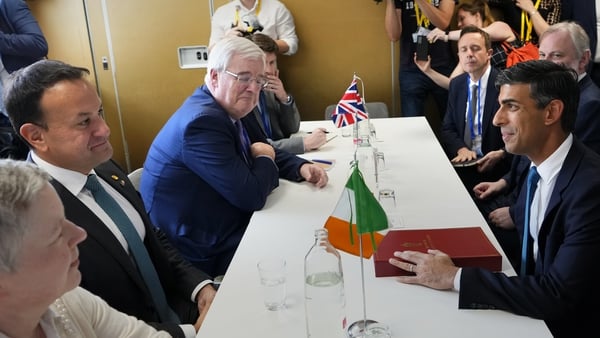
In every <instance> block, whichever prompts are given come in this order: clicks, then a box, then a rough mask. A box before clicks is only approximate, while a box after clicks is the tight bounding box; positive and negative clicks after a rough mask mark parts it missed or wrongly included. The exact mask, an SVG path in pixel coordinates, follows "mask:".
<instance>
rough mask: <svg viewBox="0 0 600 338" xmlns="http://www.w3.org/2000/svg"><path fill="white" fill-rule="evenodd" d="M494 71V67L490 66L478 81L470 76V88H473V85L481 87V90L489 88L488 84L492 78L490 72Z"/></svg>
mask: <svg viewBox="0 0 600 338" xmlns="http://www.w3.org/2000/svg"><path fill="white" fill-rule="evenodd" d="M491 70H492V67H491V66H490V65H488V66H487V69H486V70H485V72H483V75H482V76H481V78H480V79H479V80H478V81H473V79H471V77H470V76H469V87H471V85H474V84H476V85H481V89H482V90H483V89H485V88H487V83H488V79H489V78H490V72H491Z"/></svg>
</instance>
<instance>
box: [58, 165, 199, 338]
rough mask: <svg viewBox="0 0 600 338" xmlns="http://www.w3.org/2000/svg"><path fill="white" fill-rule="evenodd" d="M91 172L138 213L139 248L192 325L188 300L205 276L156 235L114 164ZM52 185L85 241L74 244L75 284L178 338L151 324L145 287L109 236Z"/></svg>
mask: <svg viewBox="0 0 600 338" xmlns="http://www.w3.org/2000/svg"><path fill="white" fill-rule="evenodd" d="M95 170H96V174H97V175H98V176H99V177H100V178H102V179H104V180H105V181H106V182H108V183H109V184H110V185H111V186H112V187H113V188H115V189H116V190H117V191H118V192H120V193H121V194H122V195H123V196H124V197H125V198H126V199H127V200H128V201H129V202H130V203H131V204H132V205H133V207H134V208H135V209H136V210H137V211H138V212H139V214H140V216H141V218H142V220H143V221H144V227H145V230H146V237H145V239H144V245H145V246H146V249H147V250H148V254H149V255H150V258H151V259H152V262H153V263H154V267H155V268H156V272H157V273H158V276H159V278H160V282H161V284H162V286H163V289H164V291H165V294H166V297H167V301H168V302H169V305H170V306H171V308H172V309H173V310H175V312H176V313H177V314H178V315H179V316H180V318H181V319H182V322H184V323H187V324H190V323H191V324H193V323H194V322H195V321H196V319H197V317H198V312H197V305H196V304H195V303H193V302H192V301H191V299H190V297H191V294H192V292H193V290H194V289H195V288H196V287H197V286H198V284H199V283H201V282H202V281H204V280H206V279H208V278H209V276H207V275H206V274H204V273H203V272H201V271H199V270H198V269H196V268H194V267H193V266H192V265H191V264H190V263H188V262H186V261H185V260H184V259H183V258H182V257H181V255H180V254H179V253H178V252H177V250H175V249H174V248H173V247H172V246H171V245H170V244H169V242H168V240H167V238H166V237H165V236H164V234H161V233H160V232H158V233H157V232H156V230H155V228H154V226H153V225H152V223H151V222H150V219H149V218H148V216H147V215H146V212H145V210H144V205H143V202H142V201H141V199H140V196H139V195H138V193H137V191H136V190H135V188H134V187H133V185H132V184H131V182H130V181H129V179H127V175H126V174H125V173H124V172H123V171H122V170H121V169H120V168H119V167H118V166H117V165H116V164H115V163H114V162H112V161H109V162H106V163H104V164H102V165H100V166H98V167H97V168H95ZM115 177H116V179H115ZM51 183H52V185H53V186H54V188H55V189H56V192H57V193H58V195H59V196H60V199H61V200H62V202H63V204H64V207H65V215H66V217H67V219H68V220H70V221H71V222H73V223H75V224H77V225H79V226H80V227H82V228H84V229H85V230H86V231H87V233H88V237H87V239H86V240H85V241H83V242H82V243H81V244H79V260H80V265H79V270H80V271H81V275H82V279H81V284H80V285H81V286H82V287H83V288H85V289H87V290H89V291H90V292H92V293H94V294H96V295H98V296H100V297H102V298H103V299H104V300H105V301H106V302H107V303H108V304H109V305H110V306H112V307H114V308H116V309H118V310H120V311H122V312H125V313H127V314H130V315H132V316H135V317H137V318H139V319H141V320H144V321H146V322H149V323H150V324H151V325H152V326H155V327H156V328H159V329H162V330H166V331H168V332H170V333H171V334H172V335H174V336H177V337H183V331H182V330H181V328H180V327H179V326H178V325H177V324H174V323H160V324H159V323H156V322H158V321H159V317H158V312H157V310H156V308H155V306H154V303H153V302H152V298H151V296H150V293H149V291H148V287H147V286H146V284H145V283H144V281H143V279H142V276H141V275H140V273H139V272H138V270H137V268H136V266H135V265H134V263H133V261H132V260H131V258H130V257H129V255H128V254H127V252H126V251H125V250H124V249H123V246H122V245H121V244H120V243H119V241H118V240H117V239H116V238H115V236H114V235H113V234H112V232H111V231H110V230H109V229H108V228H107V227H106V225H105V224H104V223H102V221H101V220H100V219H99V218H98V217H97V216H96V215H95V214H94V213H93V212H92V211H91V210H90V209H88V208H87V207H86V206H85V204H83V203H82V202H81V201H80V200H79V199H78V198H77V197H76V196H74V195H73V194H71V192H69V191H68V190H67V189H66V188H65V187H64V186H63V185H62V184H61V183H59V182H58V181H56V180H53V181H52V182H51Z"/></svg>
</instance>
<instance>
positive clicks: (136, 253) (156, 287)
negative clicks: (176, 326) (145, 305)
mask: <svg viewBox="0 0 600 338" xmlns="http://www.w3.org/2000/svg"><path fill="white" fill-rule="evenodd" d="M85 188H86V189H88V190H89V191H90V192H91V193H92V196H94V199H95V200H96V203H98V205H99V206H100V207H102V209H104V211H105V212H106V213H107V214H108V216H110V218H111V219H112V220H113V222H115V225H116V226H117V227H118V228H119V231H121V233H122V234H123V237H125V240H126V241H127V244H128V245H129V251H130V252H131V255H132V256H133V259H134V260H135V263H136V264H137V267H138V270H139V271H140V273H141V275H142V278H143V279H144V282H146V286H147V287H148V289H149V291H150V294H151V296H152V300H153V301H154V304H155V305H156V308H157V310H158V313H159V316H160V318H161V320H162V321H165V322H175V323H179V318H178V317H177V315H176V314H175V313H174V312H173V310H171V308H170V307H169V305H168V303H167V299H166V297H165V293H164V291H163V288H162V286H161V284H160V280H159V278H158V274H157V273H156V270H155V269H154V265H153V264H152V260H150V256H149V255H148V251H147V250H146V247H145V246H144V243H143V242H142V238H141V237H140V235H139V233H138V232H137V231H136V230H135V227H134V226H133V224H132V223H131V220H130V219H129V217H127V215H126V214H125V212H124V211H123V209H121V207H120V206H119V204H117V202H116V201H115V200H114V199H113V198H112V197H111V196H110V195H109V194H108V192H106V190H104V188H102V186H101V185H100V182H98V178H97V177H96V175H93V174H92V175H89V176H88V179H87V182H86V183H85ZM114 287H119V286H118V285H114Z"/></svg>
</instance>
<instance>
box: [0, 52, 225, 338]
mask: <svg viewBox="0 0 600 338" xmlns="http://www.w3.org/2000/svg"><path fill="white" fill-rule="evenodd" d="M87 74H89V71H88V70H87V69H84V68H79V67H73V66H71V65H68V64H65V63H62V62H59V61H52V60H41V61H38V62H36V63H34V64H32V65H30V66H28V67H26V68H23V69H21V70H19V71H17V72H15V73H13V74H12V75H11V78H10V79H9V83H8V86H7V88H6V90H7V93H6V95H5V98H6V101H5V103H6V109H7V111H8V113H9V116H10V118H11V122H12V124H13V125H14V126H15V129H16V130H18V131H19V132H20V134H21V136H22V137H23V139H24V140H26V141H27V143H28V144H29V147H30V148H31V152H30V160H31V161H33V162H34V163H36V164H37V165H38V166H39V167H41V168H42V169H44V170H45V171H46V172H48V173H49V174H50V175H51V176H52V178H53V180H52V182H51V183H52V185H53V186H54V188H55V189H56V191H57V193H58V195H59V196H60V198H61V200H62V202H63V204H64V208H65V215H66V217H67V219H69V220H70V221H72V222H74V223H76V224H80V225H81V226H82V227H83V228H84V229H85V230H86V231H87V233H88V239H87V240H86V241H84V242H83V243H81V244H80V245H79V253H80V255H79V260H80V262H81V264H80V270H81V274H82V280H81V286H82V287H83V288H85V289H87V290H89V291H91V292H92V293H95V294H96V295H98V296H100V297H102V298H103V299H104V300H105V301H106V302H107V303H108V304H109V305H111V306H112V307H114V308H116V309H118V310H120V311H122V312H125V313H127V314H129V315H132V316H135V317H137V318H139V319H141V320H144V321H146V322H149V324H151V325H152V326H155V327H156V328H158V329H161V330H165V331H168V332H169V333H170V334H171V335H173V336H174V337H194V336H195V334H196V331H197V330H198V329H199V327H200V324H201V323H202V319H203V318H204V315H205V314H206V312H207V311H208V308H209V306H210V304H211V303H212V300H213V298H214V296H215V293H216V291H215V289H214V288H213V287H212V286H211V285H209V284H210V283H211V281H210V279H209V276H207V275H206V274H205V273H203V272H201V271H200V270H198V269H196V268H194V267H193V266H192V265H191V264H190V263H189V262H187V261H185V260H184V259H183V258H182V257H181V255H180V254H179V253H178V252H177V251H176V250H175V249H174V248H173V247H172V246H171V245H170V244H169V242H168V241H167V239H166V237H165V236H164V234H162V233H160V232H158V231H157V230H156V229H155V227H154V225H153V224H152V223H151V222H150V220H149V218H148V215H147V214H146V212H145V210H144V205H143V202H142V200H141V199H140V197H139V194H138V193H137V191H136V190H135V188H134V187H133V185H132V184H131V182H130V181H129V180H128V179H127V174H125V173H124V172H123V171H122V170H121V169H120V168H119V167H118V166H117V164H116V163H115V162H113V161H112V160H111V157H112V154H113V149H112V146H111V144H110V142H109V139H108V137H109V135H110V129H109V128H108V125H107V124H106V122H105V121H104V116H103V110H102V102H101V101H100V98H99V97H98V94H97V92H96V89H95V88H94V86H93V85H92V84H90V83H89V81H88V80H87V79H86V75H87ZM107 203H108V204H107ZM115 204H116V207H115ZM180 322H181V323H184V324H186V325H179V323H180Z"/></svg>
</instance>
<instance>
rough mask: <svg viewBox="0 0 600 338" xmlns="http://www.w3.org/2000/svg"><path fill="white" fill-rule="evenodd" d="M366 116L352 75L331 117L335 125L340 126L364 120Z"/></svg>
mask: <svg viewBox="0 0 600 338" xmlns="http://www.w3.org/2000/svg"><path fill="white" fill-rule="evenodd" d="M368 117H369V116H368V115H367V112H366V110H365V106H364V104H363V100H362V98H361V97H360V94H359V93H358V89H357V88H356V77H354V79H352V83H351V84H350V87H348V89H346V92H345V93H344V96H342V99H341V100H340V102H338V104H337V106H336V107H335V109H334V110H333V114H331V119H332V120H333V123H334V124H335V126H336V127H338V128H341V127H345V126H349V125H351V124H354V123H356V122H357V121H361V120H365V119H367V118H368Z"/></svg>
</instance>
